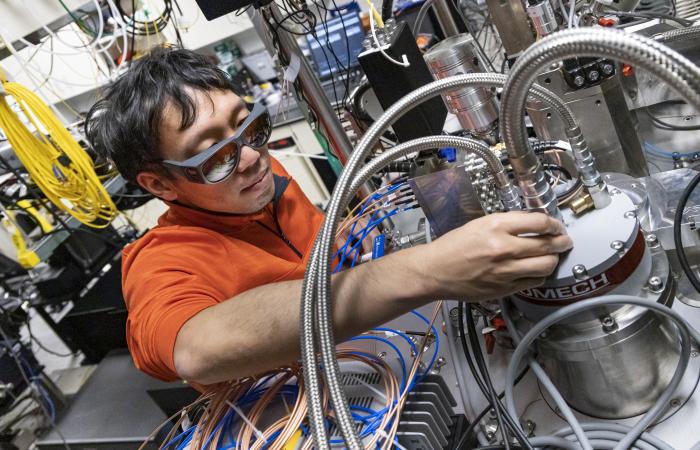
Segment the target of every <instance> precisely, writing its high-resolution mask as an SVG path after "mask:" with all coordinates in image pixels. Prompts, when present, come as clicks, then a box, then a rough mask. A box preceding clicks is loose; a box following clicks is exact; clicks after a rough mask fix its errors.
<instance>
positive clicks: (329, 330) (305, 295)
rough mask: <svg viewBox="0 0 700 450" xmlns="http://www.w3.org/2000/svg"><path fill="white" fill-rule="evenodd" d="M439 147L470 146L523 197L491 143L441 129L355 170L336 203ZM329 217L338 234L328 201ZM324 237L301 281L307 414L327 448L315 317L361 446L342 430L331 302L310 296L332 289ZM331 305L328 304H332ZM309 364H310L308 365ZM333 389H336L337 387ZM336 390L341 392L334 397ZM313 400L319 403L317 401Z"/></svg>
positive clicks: (502, 186) (503, 187)
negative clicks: (398, 163) (402, 161)
mask: <svg viewBox="0 0 700 450" xmlns="http://www.w3.org/2000/svg"><path fill="white" fill-rule="evenodd" d="M436 147H454V148H456V149H457V150H460V151H465V152H469V153H472V154H474V155H476V156H478V157H480V158H482V159H483V160H484V161H485V162H486V164H487V165H488V167H489V168H490V169H491V171H492V172H493V174H494V178H495V180H496V187H497V188H498V190H499V192H501V193H502V194H501V195H503V196H504V197H506V198H510V196H514V197H515V198H516V199H519V197H518V196H517V193H513V192H512V190H513V186H512V183H511V182H510V180H509V179H508V176H507V174H506V172H505V169H504V168H503V165H502V164H501V161H500V159H499V158H498V157H496V155H494V154H493V153H492V152H491V151H490V149H489V147H488V146H487V145H485V144H484V143H483V142H480V141H477V140H474V139H471V138H467V137H460V136H449V135H441V136H430V137H423V138H419V139H415V140H412V141H409V142H406V143H403V144H400V145H397V146H396V147H393V148H391V149H389V150H387V151H385V152H383V153H382V154H381V155H379V156H378V157H376V158H374V159H373V160H372V161H371V162H369V163H368V164H367V165H366V166H364V167H362V169H361V170H360V171H359V173H358V174H357V176H355V177H354V178H353V179H352V180H351V183H350V186H349V188H348V189H345V190H343V192H345V193H346V194H345V195H342V198H340V201H339V202H338V203H337V205H338V206H337V208H340V210H344V208H345V207H346V206H347V205H348V204H349V202H350V200H351V198H352V194H353V193H354V192H355V191H357V189H358V188H359V187H360V186H361V185H362V184H363V183H365V182H366V181H367V180H369V178H370V177H371V176H372V175H373V174H375V173H377V172H378V171H380V170H381V169H383V168H384V167H386V166H387V165H389V164H390V163H391V162H392V161H395V160H396V159H398V158H400V157H402V156H405V155H408V154H409V153H412V152H416V151H422V150H429V149H434V148H436ZM344 173H345V172H344ZM339 197H340V196H338V197H336V196H334V198H339ZM329 217H335V218H336V220H334V221H333V231H332V233H331V234H332V235H333V236H334V235H335V228H336V227H337V222H338V220H337V218H339V215H331V208H330V207H329V208H328V212H327V213H326V221H328V220H329ZM325 224H326V222H324V225H325ZM325 237H326V236H325V235H324V233H323V230H322V232H321V233H319V235H318V237H317V240H316V243H315V244H314V247H313V250H312V253H311V255H310V261H309V266H308V268H307V272H306V276H305V279H304V284H303V286H302V313H301V316H302V345H303V348H302V350H303V351H302V360H303V364H304V378H305V384H306V385H307V395H308V396H309V402H310V403H311V406H310V408H309V416H310V419H311V420H310V423H311V428H312V430H313V433H314V441H315V446H316V448H328V437H327V433H326V430H325V427H324V426H323V407H322V401H321V400H322V398H321V389H320V383H319V379H318V368H317V366H316V358H315V352H314V353H309V352H308V351H304V349H306V350H308V349H309V348H311V347H313V335H312V334H311V333H308V330H310V329H313V327H314V323H316V324H318V332H319V334H320V336H319V339H318V341H319V345H320V351H321V359H322V361H323V367H324V371H325V373H326V380H327V385H328V390H329V393H330V395H331V401H332V402H333V408H334V411H335V415H336V420H337V422H338V427H339V428H340V429H341V432H343V437H344V439H345V441H346V444H347V446H348V447H349V448H357V449H361V448H362V444H361V442H360V439H359V436H356V437H357V444H353V443H351V442H352V436H347V435H346V434H345V431H342V428H341V426H340V417H341V416H342V414H341V412H340V411H339V410H340V409H341V408H343V407H346V408H347V406H346V405H347V399H346V398H345V393H344V391H343V388H342V386H341V385H340V383H339V382H338V378H339V375H340V370H339V367H338V363H337V359H336V357H335V340H334V338H333V327H332V312H331V308H329V307H326V305H324V304H323V302H321V301H318V302H317V304H316V308H314V305H313V302H312V301H309V300H310V299H312V298H313V297H316V298H317V299H319V300H320V299H321V296H322V295H327V293H328V292H329V291H330V289H329V286H326V284H328V285H329V284H330V279H329V278H328V279H324V278H322V277H321V276H320V272H321V270H322V269H324V268H325V269H326V270H328V269H329V262H326V261H329V260H328V259H327V258H326V259H324V255H323V253H322V247H321V244H322V242H323V241H324V238H325ZM321 293H323V294H321ZM326 299H327V300H328V297H326ZM328 306H330V304H329V305H328ZM324 325H327V327H324ZM307 365H308V366H309V367H308V368H307ZM309 369H310V370H309ZM314 378H315V379H314ZM309 382H311V384H315V386H314V387H313V388H311V385H310V384H309ZM333 390H335V391H336V392H335V393H334V392H333ZM333 395H336V396H338V397H337V398H334V397H333ZM312 396H316V397H317V398H316V399H313V400H312V399H311V397H312ZM317 400H318V402H317ZM314 403H318V404H316V405H315V404H314ZM348 413H349V411H348ZM348 416H349V420H350V422H349V424H350V425H352V426H351V427H350V430H352V431H354V432H355V433H357V431H356V428H355V425H354V421H353V420H352V417H351V416H350V414H348ZM355 445H357V446H355Z"/></svg>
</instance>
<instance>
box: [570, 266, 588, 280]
mask: <svg viewBox="0 0 700 450" xmlns="http://www.w3.org/2000/svg"><path fill="white" fill-rule="evenodd" d="M571 272H572V273H573V274H574V278H576V279H577V280H583V279H584V278H586V277H587V276H588V269H586V266H584V265H583V264H576V265H575V266H574V267H572V268H571Z"/></svg>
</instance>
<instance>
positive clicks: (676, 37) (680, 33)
mask: <svg viewBox="0 0 700 450" xmlns="http://www.w3.org/2000/svg"><path fill="white" fill-rule="evenodd" d="M698 38H700V25H693V26H691V27H685V28H678V29H677V30H671V31H666V32H665V33H660V34H657V35H655V36H653V39H654V40H655V41H658V42H672V41H692V40H694V39H698Z"/></svg>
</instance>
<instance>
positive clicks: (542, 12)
mask: <svg viewBox="0 0 700 450" xmlns="http://www.w3.org/2000/svg"><path fill="white" fill-rule="evenodd" d="M527 15H528V16H530V20H532V24H533V25H534V27H535V31H537V36H539V37H544V36H547V35H548V34H550V33H553V32H555V31H556V30H557V28H558V26H559V24H557V17H556V16H555V15H554V9H552V4H551V3H550V2H549V0H535V1H533V2H532V3H530V4H529V5H528V7H527Z"/></svg>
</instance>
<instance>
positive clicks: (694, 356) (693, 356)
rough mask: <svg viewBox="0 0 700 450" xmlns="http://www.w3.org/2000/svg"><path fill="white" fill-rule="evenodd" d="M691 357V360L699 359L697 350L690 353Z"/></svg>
mask: <svg viewBox="0 0 700 450" xmlns="http://www.w3.org/2000/svg"><path fill="white" fill-rule="evenodd" d="M690 357H691V358H697V357H698V351H697V350H695V349H693V350H691V352H690Z"/></svg>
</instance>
